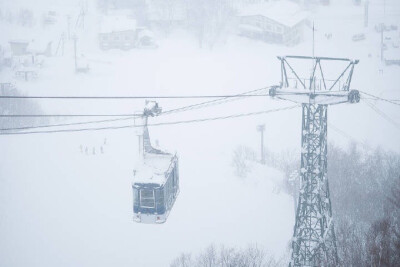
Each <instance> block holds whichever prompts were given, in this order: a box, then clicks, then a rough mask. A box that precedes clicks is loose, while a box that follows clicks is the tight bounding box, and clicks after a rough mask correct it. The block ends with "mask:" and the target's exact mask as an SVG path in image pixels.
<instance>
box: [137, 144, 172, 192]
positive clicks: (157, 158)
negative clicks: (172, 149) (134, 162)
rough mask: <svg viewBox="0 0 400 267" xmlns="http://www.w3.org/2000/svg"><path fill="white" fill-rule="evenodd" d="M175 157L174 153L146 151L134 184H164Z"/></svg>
mask: <svg viewBox="0 0 400 267" xmlns="http://www.w3.org/2000/svg"><path fill="white" fill-rule="evenodd" d="M174 159H175V156H174V155H173V154H170V153H166V152H162V151H157V152H156V153H145V156H144V158H143V159H142V160H141V162H140V163H139V164H138V168H137V169H136V173H135V177H134V179H133V184H158V185H160V186H162V185H163V184H164V183H165V182H166V180H167V177H168V176H167V175H166V174H167V173H169V172H170V171H171V169H170V168H172V165H171V163H172V162H173V161H174Z"/></svg>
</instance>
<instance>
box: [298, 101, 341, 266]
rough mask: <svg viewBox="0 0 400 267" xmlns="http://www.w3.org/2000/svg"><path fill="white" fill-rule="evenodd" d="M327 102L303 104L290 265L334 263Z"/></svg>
mask: <svg viewBox="0 0 400 267" xmlns="http://www.w3.org/2000/svg"><path fill="white" fill-rule="evenodd" d="M327 107H328V106H327V105H312V104H303V105H302V108H303V122H302V138H301V145H302V149H301V169H300V174H301V175H300V177H301V186H300V195H299V200H298V205H297V211H296V224H295V227H294V234H293V240H292V261H291V264H290V266H336V265H337V249H336V237H335V232H334V225H333V221H332V208H331V202H330V197H329V185H328V179H327Z"/></svg>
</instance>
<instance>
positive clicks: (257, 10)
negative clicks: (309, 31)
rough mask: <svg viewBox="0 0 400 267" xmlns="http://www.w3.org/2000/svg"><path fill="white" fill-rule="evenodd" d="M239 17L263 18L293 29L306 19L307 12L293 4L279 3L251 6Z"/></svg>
mask: <svg viewBox="0 0 400 267" xmlns="http://www.w3.org/2000/svg"><path fill="white" fill-rule="evenodd" d="M239 15H240V16H242V17H244V16H257V15H259V16H264V17H267V18H269V19H271V20H274V21H276V22H278V23H280V24H282V25H285V26H287V27H293V26H295V25H296V24H298V23H300V22H302V21H303V20H305V19H306V18H307V17H308V12H306V11H304V10H302V9H301V7H300V6H299V5H298V4H296V3H293V2H288V1H279V2H272V3H257V4H252V5H249V6H247V7H245V8H244V9H243V11H242V12H240V13H239Z"/></svg>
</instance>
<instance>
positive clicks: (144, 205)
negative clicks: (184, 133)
mask: <svg viewBox="0 0 400 267" xmlns="http://www.w3.org/2000/svg"><path fill="white" fill-rule="evenodd" d="M160 113H161V108H159V107H158V104H157V103H156V102H153V101H152V102H150V101H146V107H145V109H144V111H143V114H141V115H142V116H141V119H142V124H141V126H142V127H140V131H139V133H138V137H139V155H140V160H139V163H138V166H136V169H135V170H134V178H133V182H132V191H133V220H134V221H135V222H139V223H156V224H159V223H164V222H165V221H166V220H167V218H168V215H169V213H170V211H171V209H172V207H173V205H174V203H175V200H176V198H177V196H178V194H179V171H178V157H177V155H176V154H171V153H167V152H164V151H161V150H159V149H156V148H154V147H152V145H151V142H150V135H149V130H148V128H147V121H148V117H149V116H150V117H153V116H157V115H159V114H160Z"/></svg>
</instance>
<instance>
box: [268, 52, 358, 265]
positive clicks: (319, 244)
mask: <svg viewBox="0 0 400 267" xmlns="http://www.w3.org/2000/svg"><path fill="white" fill-rule="evenodd" d="M278 59H279V60H280V62H281V83H280V85H279V86H275V87H272V88H271V89H270V91H269V95H270V96H272V97H277V98H280V99H284V100H290V101H293V102H296V103H301V104H302V112H303V114H302V118H303V121H302V134H301V136H302V138H301V169H300V174H301V175H300V177H301V178H300V192H299V200H298V202H297V210H296V222H295V226H294V233H293V239H292V246H291V250H292V251H291V262H290V264H289V266H290V267H294V266H337V265H338V255H337V247H336V237H335V231H334V224H333V220H332V206H331V200H330V195H329V184H328V178H327V122H328V117H327V110H328V105H335V104H341V103H358V102H359V101H360V94H359V91H357V90H351V89H350V86H351V81H352V76H353V71H354V66H355V65H356V64H358V62H359V61H358V60H350V59H347V58H328V57H306V56H285V57H278ZM288 59H293V60H303V61H310V60H311V62H312V68H311V75H310V77H309V78H306V79H305V78H301V77H300V76H299V74H298V72H296V70H295V69H294V68H293V66H292V64H290V63H289V62H288ZM322 61H324V62H325V61H326V62H329V61H330V62H332V61H336V62H339V61H340V62H345V63H346V66H345V67H344V69H343V71H342V72H341V73H340V74H339V75H338V76H337V77H336V78H334V79H333V80H332V79H331V80H328V79H326V75H325V72H324V71H323V67H322V65H321V62H322ZM305 65H306V63H303V64H302V65H301V67H302V68H304V66H305ZM335 69H336V68H335ZM289 71H290V72H291V73H292V77H294V78H292V77H289V76H288V72H289ZM317 77H318V78H317Z"/></svg>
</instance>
